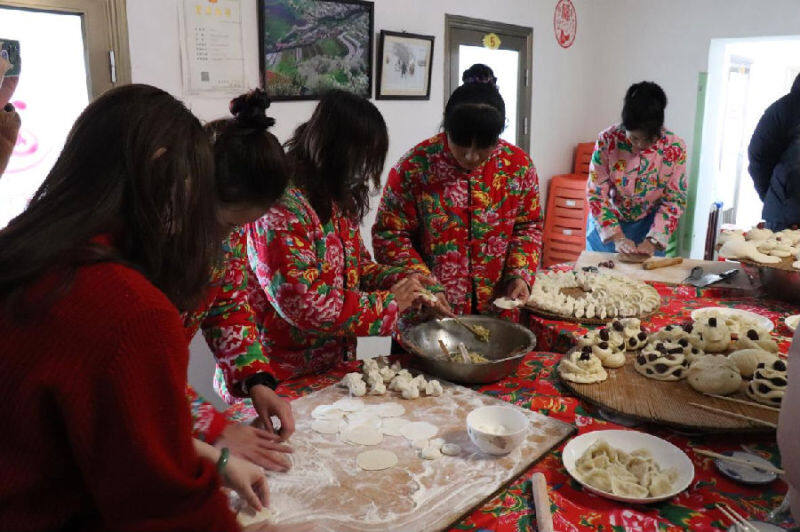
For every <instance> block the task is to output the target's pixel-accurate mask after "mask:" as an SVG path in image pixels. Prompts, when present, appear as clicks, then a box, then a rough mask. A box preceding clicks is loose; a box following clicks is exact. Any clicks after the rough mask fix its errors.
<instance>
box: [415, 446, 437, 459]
mask: <svg viewBox="0 0 800 532" xmlns="http://www.w3.org/2000/svg"><path fill="white" fill-rule="evenodd" d="M419 457H420V458H424V459H425V460H436V459H437V458H441V457H442V452H441V451H440V450H439V449H438V448H436V447H431V446H430V445H429V446H428V447H425V448H424V449H422V450H421V451H420V452H419Z"/></svg>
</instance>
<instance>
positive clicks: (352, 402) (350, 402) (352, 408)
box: [331, 397, 364, 412]
mask: <svg viewBox="0 0 800 532" xmlns="http://www.w3.org/2000/svg"><path fill="white" fill-rule="evenodd" d="M331 406H332V407H334V408H338V409H339V410H342V411H343V412H358V411H359V410H363V409H364V401H362V400H361V399H354V398H352V397H345V398H344V399H339V400H338V401H336V402H335V403H333V404H332V405H331Z"/></svg>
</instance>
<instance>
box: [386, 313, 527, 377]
mask: <svg viewBox="0 0 800 532" xmlns="http://www.w3.org/2000/svg"><path fill="white" fill-rule="evenodd" d="M398 340H399V341H400V344H401V345H402V346H403V347H404V348H405V349H406V350H407V351H408V352H409V353H411V354H412V356H411V357H410V359H409V361H408V362H409V364H410V365H412V366H414V367H416V368H417V369H420V370H422V371H424V372H425V373H428V374H430V375H435V376H437V377H440V378H442V379H445V380H448V381H451V382H459V383H462V384H484V383H487V382H495V381H498V380H500V379H502V378H504V377H505V376H507V375H508V374H509V373H511V372H512V371H514V370H515V369H516V368H517V366H518V365H519V363H520V360H521V359H522V357H523V356H525V354H526V353H529V352H530V351H532V350H533V349H534V348H535V347H536V336H535V335H534V334H533V333H532V332H531V331H530V330H529V329H528V328H526V327H523V326H522V325H519V324H517V323H512V322H510V321H506V320H501V319H499V318H493V317H491V316H459V317H458V318H442V319H438V320H431V321H428V322H425V323H421V324H419V325H415V326H413V327H409V328H408V329H406V330H404V331H401V332H400V335H399V336H398Z"/></svg>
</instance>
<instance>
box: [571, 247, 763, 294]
mask: <svg viewBox="0 0 800 532" xmlns="http://www.w3.org/2000/svg"><path fill="white" fill-rule="evenodd" d="M608 260H613V261H614V270H613V271H614V272H617V273H621V274H623V275H625V276H627V277H630V278H631V279H636V280H638V281H650V282H658V283H664V284H668V285H680V284H684V282H683V280H684V279H686V278H687V277H689V273H690V272H691V271H692V268H694V267H695V266H700V267H702V268H703V270H705V273H722V272H724V271H727V270H732V269H737V270H741V271H740V272H739V273H738V274H736V276H735V277H734V278H733V279H728V280H725V281H721V282H719V283H716V284H713V285H711V287H712V288H734V289H740V290H753V286H752V284H751V283H750V279H749V278H748V277H747V274H746V273H745V272H744V270H742V268H741V266H740V265H739V263H738V262H720V261H708V260H694V259H684V260H683V263H681V264H677V265H675V266H668V267H666V268H658V269H656V270H645V269H643V268H642V265H641V264H625V263H624V262H620V261H619V260H617V254H616V253H600V252H597V251H587V250H584V251H583V252H582V253H581V256H580V257H579V258H578V262H577V263H575V269H580V268H583V267H585V266H597V264H598V263H600V262H605V261H608Z"/></svg>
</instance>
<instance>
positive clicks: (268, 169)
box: [183, 89, 294, 471]
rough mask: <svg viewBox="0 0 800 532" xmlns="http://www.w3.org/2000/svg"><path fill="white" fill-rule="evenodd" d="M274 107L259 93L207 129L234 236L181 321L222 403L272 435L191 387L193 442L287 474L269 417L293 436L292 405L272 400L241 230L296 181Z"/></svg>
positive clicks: (225, 230) (223, 219)
mask: <svg viewBox="0 0 800 532" xmlns="http://www.w3.org/2000/svg"><path fill="white" fill-rule="evenodd" d="M269 105H270V100H269V97H268V96H267V94H266V92H264V91H263V90H261V89H256V90H254V91H251V92H248V93H247V94H243V95H241V96H239V97H237V98H235V99H234V100H232V101H231V103H230V112H231V114H232V115H233V117H231V118H223V119H219V120H214V121H213V122H210V123H208V124H207V125H206V126H205V129H206V132H208V133H209V135H210V137H211V142H212V149H213V151H214V163H215V178H214V184H215V190H216V202H217V223H218V225H219V226H220V229H221V234H226V235H229V236H228V238H227V239H226V240H225V242H224V243H223V252H224V256H223V258H222V260H220V261H219V262H218V264H217V265H216V267H215V268H214V271H213V274H212V282H211V285H210V286H209V288H208V289H207V290H206V294H205V297H204V299H203V302H202V303H201V304H200V305H199V306H198V307H197V308H195V309H194V310H193V311H191V312H186V313H184V315H183V319H184V327H185V329H186V336H187V338H188V339H189V340H191V339H192V337H193V336H194V335H195V333H196V332H197V330H198V329H199V328H201V327H202V329H203V333H204V335H205V338H206V341H207V342H208V346H209V348H210V349H211V351H212V353H213V354H214V357H215V358H216V361H217V367H218V370H219V371H218V372H219V373H221V375H222V379H221V380H222V384H221V386H222V387H223V392H224V393H222V394H221V395H222V396H223V398H225V399H226V400H228V401H229V402H231V403H234V402H239V401H241V400H243V399H246V400H247V401H248V403H247V404H246V405H245V407H246V408H245V411H247V413H249V414H251V415H252V417H259V418H260V419H261V422H262V423H263V424H264V425H265V426H266V428H267V429H268V430H266V431H265V430H261V429H257V428H254V427H251V426H249V425H244V424H241V423H235V422H231V421H230V420H228V419H227V418H226V416H225V415H224V414H223V413H221V412H219V411H217V410H216V409H215V408H214V406H213V405H211V404H210V403H208V402H206V401H205V400H204V399H202V398H201V397H199V396H198V395H197V394H196V393H195V392H194V390H192V389H191V387H189V388H188V389H187V394H188V398H189V401H190V404H191V407H192V417H193V421H194V436H195V438H198V439H200V440H202V441H204V442H206V443H209V444H215V445H218V446H225V447H228V448H230V450H231V452H232V453H233V454H235V455H238V456H240V457H242V458H246V459H248V460H250V461H252V462H254V463H256V464H258V465H260V466H262V467H264V468H265V469H270V470H279V471H284V470H286V469H288V467H289V462H288V460H287V459H286V458H284V457H283V454H282V453H285V452H289V451H290V449H289V448H288V447H286V446H285V445H280V444H279V443H278V442H277V441H276V440H278V436H275V435H273V434H272V430H271V428H272V424H271V421H270V417H271V416H273V415H274V416H277V417H278V418H279V419H280V421H281V433H280V439H286V438H287V437H288V436H290V435H291V433H292V432H293V430H294V420H293V417H292V413H291V408H290V406H289V404H288V402H286V401H285V400H283V399H281V398H279V397H278V396H277V395H276V394H275V392H274V388H275V386H276V384H277V383H276V381H275V378H274V377H273V376H272V375H271V374H270V363H269V359H268V358H267V356H266V353H265V352H264V348H263V346H262V343H261V339H260V337H259V332H258V328H257V325H256V319H255V314H254V312H253V309H252V307H251V306H250V302H249V300H248V299H247V297H245V295H246V293H247V292H248V291H250V290H253V289H254V288H253V286H254V285H253V282H254V277H253V272H252V271H251V270H250V268H249V266H248V262H247V237H246V235H245V234H244V230H243V229H242V227H243V226H244V225H246V224H247V223H249V222H252V221H254V220H257V219H258V218H260V217H261V216H262V215H263V214H264V213H265V212H266V211H267V210H268V209H269V208H270V207H271V206H272V205H273V204H274V203H275V202H276V201H277V200H278V199H279V198H280V197H281V195H282V194H283V191H284V189H285V188H286V185H287V184H288V182H289V177H290V174H291V168H290V166H291V165H290V163H289V160H288V158H287V157H286V154H285V153H284V151H283V147H281V144H280V142H279V141H278V139H277V138H275V136H274V135H273V134H272V133H270V132H269V131H268V130H269V128H270V127H272V126H273V125H274V123H275V120H274V119H273V118H271V117H268V116H267V114H266V110H267V108H268V107H269ZM251 401H252V402H251ZM237 412H240V413H241V408H240V409H239V410H238V411H237Z"/></svg>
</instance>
